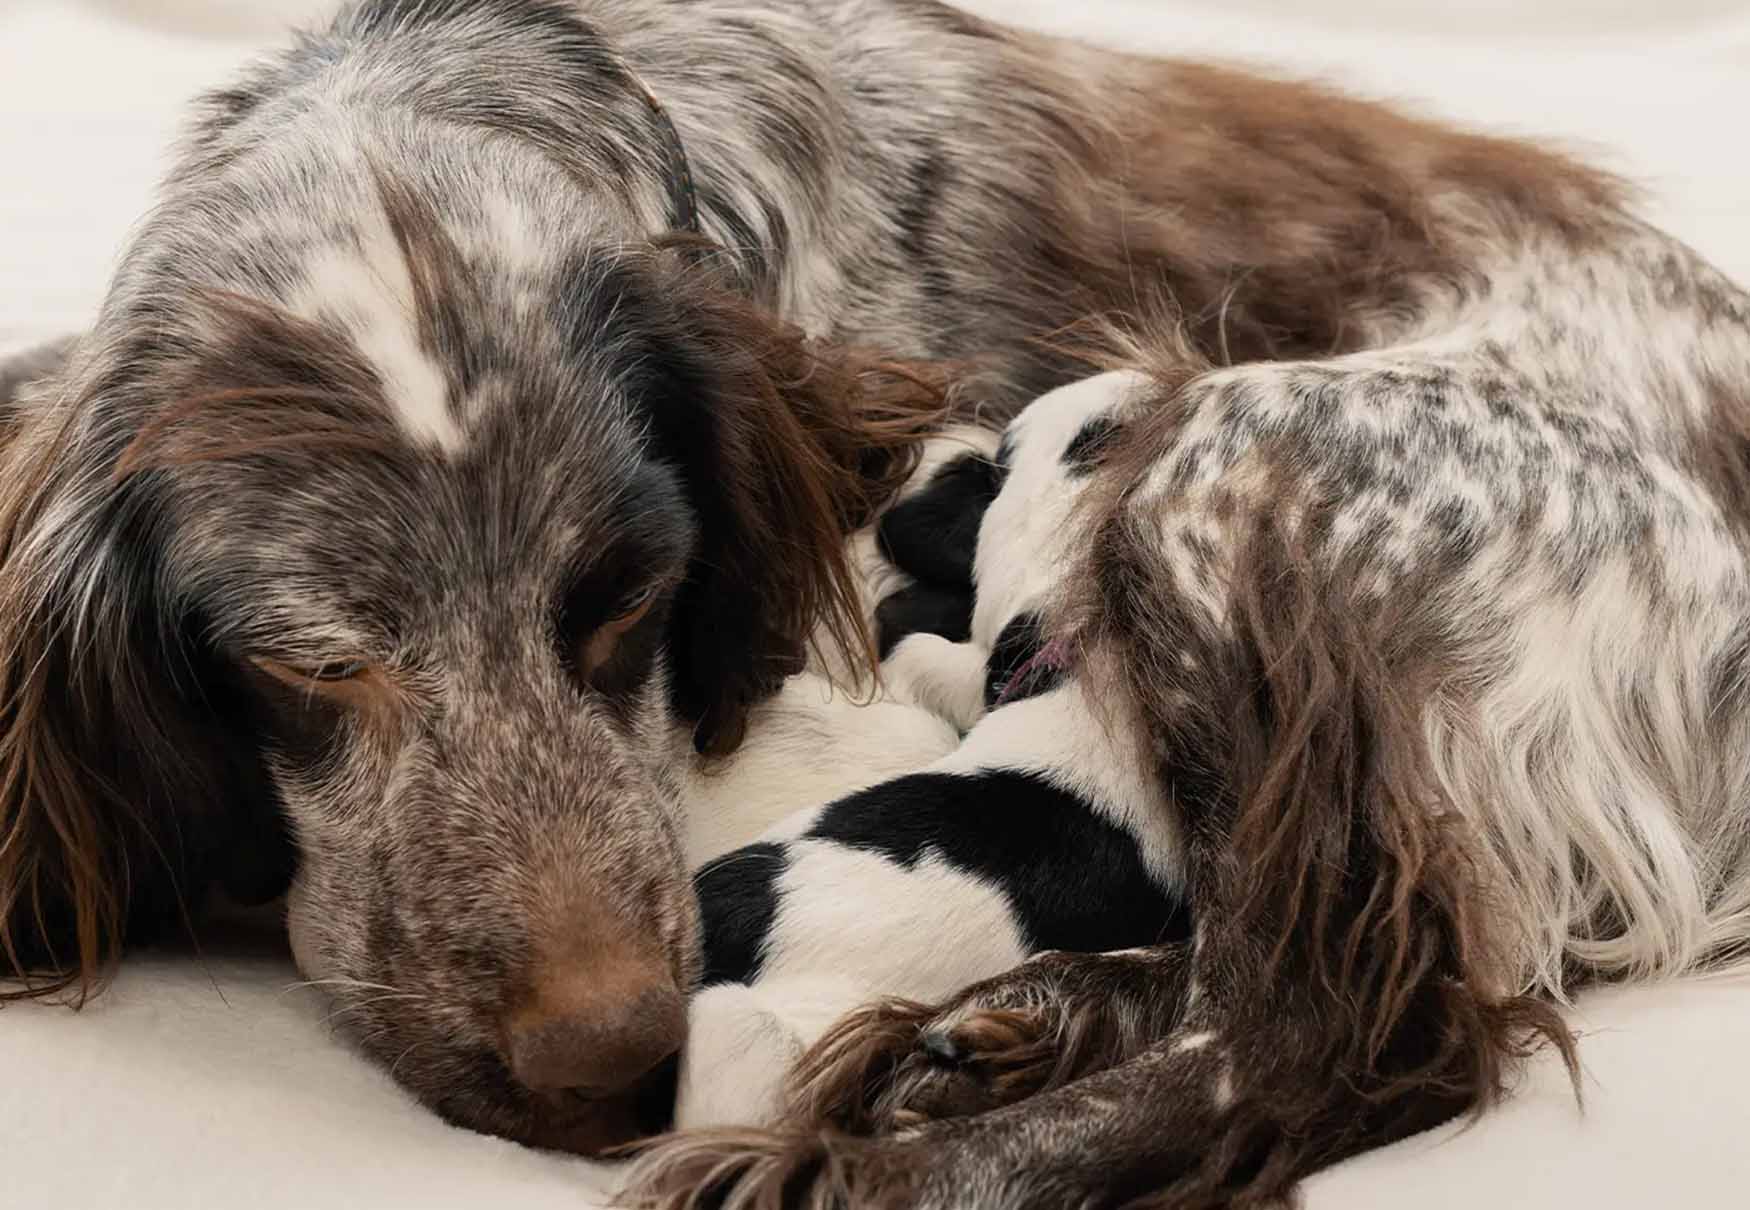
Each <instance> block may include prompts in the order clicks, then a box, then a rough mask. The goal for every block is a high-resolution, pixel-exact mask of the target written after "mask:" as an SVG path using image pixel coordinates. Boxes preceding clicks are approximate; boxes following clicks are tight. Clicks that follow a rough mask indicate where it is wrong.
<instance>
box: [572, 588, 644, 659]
mask: <svg viewBox="0 0 1750 1210" xmlns="http://www.w3.org/2000/svg"><path fill="white" fill-rule="evenodd" d="M656 597H657V593H656V589H655V588H654V587H652V588H648V589H646V590H644V592H643V593H642V594H641V595H640V596H638V597H636V598H634V599H633V601H632V602H630V603H629V604H627V605H625V606H623V607H622V608H621V609H620V611H619V612H618V613H616V614H615V616H613V617H611V618H609V619H608V620H607V621H605V622H603V623H602V624H601V625H599V626H597V627H596V628H595V630H594V632H593V633H591V634H590V636H589V637H588V638H587V639H585V640H584V642H583V647H582V650H581V651H580V653H579V660H578V665H579V668H578V670H579V671H580V672H581V673H582V674H583V675H584V677H586V678H588V677H592V676H594V675H595V673H596V672H597V671H598V670H600V669H601V668H602V667H604V666H605V665H606V664H607V662H608V661H609V660H610V659H612V658H613V656H614V651H615V650H616V649H617V648H618V647H619V645H620V640H621V639H623V638H625V637H626V635H627V634H629V633H630V632H631V631H632V630H634V629H635V628H636V627H637V625H638V623H640V622H642V621H643V620H644V619H645V618H647V617H649V616H650V610H651V608H652V607H653V606H654V605H655V604H656Z"/></svg>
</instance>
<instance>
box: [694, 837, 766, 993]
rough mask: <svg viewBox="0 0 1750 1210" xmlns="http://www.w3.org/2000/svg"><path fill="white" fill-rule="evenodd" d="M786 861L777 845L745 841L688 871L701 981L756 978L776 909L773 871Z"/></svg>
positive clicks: (735, 980)
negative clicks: (700, 929)
mask: <svg viewBox="0 0 1750 1210" xmlns="http://www.w3.org/2000/svg"><path fill="white" fill-rule="evenodd" d="M788 864H789V862H788V860H787V859H786V857H785V855H784V847H783V846H782V845H778V844H750V845H747V846H745V847H744V848H740V849H736V850H735V851H734V852H732V853H725V854H724V855H723V856H721V857H719V858H717V859H716V860H714V861H710V862H707V863H706V864H705V866H704V867H703V868H702V869H700V871H699V872H698V873H697V874H695V875H693V888H694V890H696V891H697V892H698V895H699V912H700V922H701V923H702V925H703V926H704V948H705V974H704V979H703V986H705V987H709V986H711V985H712V984H713V983H751V982H753V981H754V980H755V979H757V978H759V973H760V965H761V963H762V962H764V961H765V945H766V936H767V934H769V933H770V932H771V931H772V919H773V917H775V916H776V915H777V912H778V876H779V875H780V874H782V873H783V872H784V869H785V867H786V866H787V865H788Z"/></svg>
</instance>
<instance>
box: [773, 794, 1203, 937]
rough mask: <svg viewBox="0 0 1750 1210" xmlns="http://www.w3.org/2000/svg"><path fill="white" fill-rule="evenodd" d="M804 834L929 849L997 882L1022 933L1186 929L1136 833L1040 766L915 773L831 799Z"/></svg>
mask: <svg viewBox="0 0 1750 1210" xmlns="http://www.w3.org/2000/svg"><path fill="white" fill-rule="evenodd" d="M807 835H808V836H809V837H811V838H814V839H819V840H830V841H833V842H835V843H837V844H842V845H845V846H846V847H848V848H853V849H862V850H864V851H865V852H870V853H879V854H880V855H881V856H883V857H886V858H888V859H889V860H891V861H896V862H898V863H899V864H901V865H903V866H906V867H907V868H910V867H912V866H915V865H916V864H917V862H918V861H919V859H920V858H922V857H924V856H925V855H926V854H929V855H934V856H937V857H939V858H941V859H942V860H945V861H947V862H948V863H949V864H950V865H952V866H954V867H955V868H956V869H957V870H960V871H962V872H964V873H966V874H968V875H970V876H972V877H975V878H977V879H979V880H980V881H982V882H986V883H989V884H990V885H992V886H996V887H1000V888H1001V889H1002V891H1003V894H1004V895H1005V896H1006V897H1007V899H1008V900H1009V904H1010V906H1011V908H1012V909H1013V910H1014V913H1015V916H1016V918H1017V919H1018V920H1019V922H1020V925H1021V930H1022V932H1023V933H1024V934H1025V936H1026V940H1027V943H1028V944H1029V945H1030V946H1033V947H1034V948H1036V949H1060V950H1072V951H1076V952H1083V953H1085V952H1093V951H1101V950H1109V949H1126V948H1129V947H1131V946H1144V945H1158V944H1161V943H1162V942H1167V941H1177V940H1185V939H1187V938H1188V937H1189V936H1190V918H1189V916H1188V914H1187V912H1186V910H1185V905H1184V904H1183V903H1182V902H1181V901H1180V900H1179V898H1178V897H1177V896H1175V895H1173V894H1170V893H1169V892H1167V891H1166V890H1164V889H1162V888H1161V887H1160V886H1159V885H1158V884H1157V883H1156V882H1155V881H1154V879H1153V878H1151V877H1150V876H1149V872H1148V868H1147V867H1146V866H1144V865H1143V863H1142V855H1141V852H1140V851H1139V850H1138V848H1137V843H1136V839H1135V837H1133V836H1131V834H1130V833H1128V832H1126V831H1124V830H1123V829H1122V828H1119V827H1117V826H1116V825H1114V824H1113V823H1111V822H1110V821H1108V820H1105V819H1102V818H1101V817H1100V816H1098V815H1096V814H1094V812H1092V811H1090V810H1089V809H1088V807H1087V806H1086V804H1084V803H1083V802H1082V801H1081V800H1080V799H1078V798H1076V796H1075V795H1073V794H1070V793H1068V792H1066V791H1064V790H1060V789H1059V788H1057V787H1056V786H1054V785H1052V784H1051V783H1050V782H1048V781H1046V780H1045V779H1044V778H1042V777H1039V776H1038V775H1036V774H1032V773H1020V772H1015V771H1013V770H1007V769H1001V770H991V771H988V772H983V773H977V774H954V773H914V774H911V775H909V776H906V777H901V778H896V779H895V780H893V781H890V782H886V783H884V784H882V785H879V786H872V787H870V788H869V789H867V790H863V791H860V792H859V793H856V794H853V795H851V796H850V797H848V798H844V799H841V800H839V801H838V802H836V803H834V804H832V805H831V806H829V807H827V808H826V810H825V811H823V812H822V813H821V816H820V818H819V819H818V820H817V821H816V822H815V824H814V826H813V827H812V828H810V829H809V830H808V833H807Z"/></svg>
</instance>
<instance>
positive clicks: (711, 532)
mask: <svg viewBox="0 0 1750 1210" xmlns="http://www.w3.org/2000/svg"><path fill="white" fill-rule="evenodd" d="M668 294H669V297H670V298H674V299H678V300H680V303H679V305H680V306H681V307H682V308H683V310H684V315H683V316H682V317H681V320H680V322H681V325H682V327H683V329H684V332H685V334H684V336H683V338H682V340H681V341H680V342H679V343H680V348H681V349H682V350H684V352H683V353H682V355H681V356H682V358H683V360H685V361H687V362H688V363H690V365H691V366H692V371H691V372H692V373H695V374H696V375H697V376H698V379H699V384H698V386H699V390H698V395H697V397H696V400H695V401H694V402H695V406H696V407H697V408H698V411H697V412H694V413H693V414H692V415H690V416H689V417H688V419H687V420H686V421H684V423H686V424H688V425H690V426H692V427H691V429H690V431H689V432H687V433H686V434H684V435H683V434H678V433H671V434H670V435H669V437H668V442H669V443H670V444H671V445H674V446H676V447H678V448H679V449H681V450H682V451H684V452H683V454H682V457H681V461H682V464H683V469H684V473H685V475H686V476H687V478H688V480H689V489H690V491H691V493H692V494H693V497H694V500H695V506H696V508H697V510H698V513H699V523H700V531H701V532H700V549H699V551H698V554H697V557H696V559H695V561H694V567H693V572H692V574H691V575H690V576H689V578H688V580H687V582H686V583H685V584H684V585H683V586H682V589H681V591H680V594H679V597H678V599H677V601H676V608H675V611H674V614H673V621H672V624H671V631H670V655H671V660H672V664H673V667H672V676H673V694H674V699H675V705H676V706H677V707H678V709H679V711H680V713H681V714H682V716H683V717H685V718H688V719H691V720H695V721H696V724H697V729H696V731H695V736H694V741H695V746H696V747H697V748H698V749H699V750H700V751H701V752H706V753H712V754H717V753H723V752H728V751H730V750H732V749H734V748H735V747H736V746H737V745H738V744H739V743H740V741H741V738H742V733H743V731H744V729H745V723H746V719H745V716H746V712H747V710H748V708H749V707H750V706H752V705H753V704H754V703H755V702H758V701H759V700H761V699H762V698H764V697H767V696H769V695H770V694H771V693H773V692H775V691H776V689H777V688H778V686H779V685H780V684H781V683H782V681H783V680H784V678H785V677H787V676H790V675H792V674H793V673H795V672H798V671H800V670H801V668H802V667H803V665H804V663H805V659H806V654H807V649H808V646H809V644H810V643H811V642H815V641H821V642H825V643H828V644H830V645H832V646H834V647H836V648H838V649H840V651H841V653H842V654H843V656H844V657H846V658H845V665H846V666H848V667H851V668H853V669H868V670H870V671H871V673H872V670H873V667H874V664H875V657H874V650H875V648H874V640H873V638H872V636H871V633H870V626H869V621H868V618H867V616H866V614H865V610H864V606H863V601H862V596H861V592H860V590H859V586H858V583H857V578H856V573H855V570H854V569H853V567H852V566H851V564H850V562H849V555H848V552H847V550H846V541H847V539H848V538H849V537H850V535H851V534H852V533H853V532H854V531H855V530H856V529H858V528H859V527H861V526H863V525H865V524H867V523H868V522H870V521H871V520H872V519H873V518H874V516H875V514H876V513H877V511H878V510H879V509H880V508H881V506H882V505H883V504H885V503H886V502H887V501H888V500H889V499H890V498H891V496H892V495H893V493H894V492H895V491H897V490H898V487H899V485H900V484H901V483H902V482H904V480H905V477H906V475H907V474H908V473H909V472H910V470H911V468H912V467H913V466H914V465H915V463H916V458H917V452H918V443H919V441H920V440H921V439H922V438H923V437H925V436H927V435H928V434H929V433H931V432H933V431H935V430H936V429H937V428H939V427H940V425H941V423H942V421H943V419H944V416H945V412H946V407H945V403H944V400H945V397H946V384H947V381H948V379H949V377H950V371H949V369H948V367H946V366H941V365H928V364H921V363H900V362H896V361H892V360H885V359H882V358H879V357H875V356H871V355H869V354H866V353H862V352H858V351H855V350H849V349H844V348H835V347H830V346H828V345H826V344H823V343H821V342H818V341H814V340H810V339H808V338H807V337H806V336H804V334H803V333H802V331H801V330H800V329H798V328H796V327H794V326H793V325H790V324H787V323H784V322H782V321H780V320H778V319H777V318H776V317H775V316H773V315H772V314H770V313H769V312H767V311H765V310H763V309H761V308H760V307H758V306H756V305H754V304H752V303H750V302H748V301H747V300H746V299H745V298H743V297H741V296H739V295H736V294H734V293H731V292H729V291H727V290H724V289H722V288H720V287H718V286H716V285H715V284H714V283H713V282H712V281H711V280H710V279H709V278H708V277H706V276H705V275H703V274H702V273H701V272H699V271H697V270H696V269H694V270H689V271H687V272H685V273H683V274H682V276H681V279H680V280H678V281H675V282H673V283H672V284H671V285H670V286H669V290H668ZM671 364H672V361H671ZM689 410H690V409H689ZM671 427H672V426H671Z"/></svg>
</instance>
